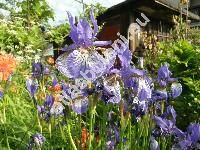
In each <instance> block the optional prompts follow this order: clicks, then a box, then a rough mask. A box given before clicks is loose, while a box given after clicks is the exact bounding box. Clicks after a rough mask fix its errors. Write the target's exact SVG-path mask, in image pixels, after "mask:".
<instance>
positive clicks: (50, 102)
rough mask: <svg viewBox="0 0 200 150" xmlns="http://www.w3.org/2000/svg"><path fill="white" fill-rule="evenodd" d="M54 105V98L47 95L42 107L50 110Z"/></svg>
mask: <svg viewBox="0 0 200 150" xmlns="http://www.w3.org/2000/svg"><path fill="white" fill-rule="evenodd" d="M53 103H54V97H53V96H52V95H47V96H46V100H45V102H44V107H45V108H51V107H52V106H53Z"/></svg>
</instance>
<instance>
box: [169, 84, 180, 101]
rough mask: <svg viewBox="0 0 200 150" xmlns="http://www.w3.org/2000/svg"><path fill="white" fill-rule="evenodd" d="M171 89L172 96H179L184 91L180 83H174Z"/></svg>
mask: <svg viewBox="0 0 200 150" xmlns="http://www.w3.org/2000/svg"><path fill="white" fill-rule="evenodd" d="M171 91H172V98H177V97H178V96H180V95H181V93H182V85H181V84H180V83H172V85H171Z"/></svg>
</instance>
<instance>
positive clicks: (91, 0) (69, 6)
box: [47, 0, 125, 25]
mask: <svg viewBox="0 0 200 150" xmlns="http://www.w3.org/2000/svg"><path fill="white" fill-rule="evenodd" d="M78 1H81V0H78ZM123 1H125V0H83V2H84V3H86V4H95V3H97V2H98V3H100V4H101V5H102V6H104V7H107V8H109V7H111V6H113V5H116V4H118V3H121V2H123ZM47 2H48V3H49V5H50V6H51V8H53V10H54V12H55V20H54V21H50V23H53V24H54V25H58V24H60V23H62V22H65V21H66V20H67V15H66V11H69V12H71V13H72V15H74V16H76V15H78V14H80V13H82V11H83V5H81V4H80V3H78V2H77V1H76V0H47Z"/></svg>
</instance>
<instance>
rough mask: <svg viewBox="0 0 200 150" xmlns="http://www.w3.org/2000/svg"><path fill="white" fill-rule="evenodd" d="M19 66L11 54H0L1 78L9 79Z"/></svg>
mask: <svg viewBox="0 0 200 150" xmlns="http://www.w3.org/2000/svg"><path fill="white" fill-rule="evenodd" d="M16 67H17V61H16V59H15V58H14V57H13V56H12V55H11V54H0V79H1V80H4V81H6V80H8V78H9V76H10V75H11V74H12V73H13V72H14V70H15V69H16Z"/></svg>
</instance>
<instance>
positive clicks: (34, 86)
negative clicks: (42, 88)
mask: <svg viewBox="0 0 200 150" xmlns="http://www.w3.org/2000/svg"><path fill="white" fill-rule="evenodd" d="M26 87H27V89H28V91H29V93H30V95H31V96H32V97H34V95H35V93H36V91H37V89H38V84H37V83H36V82H35V81H34V80H32V79H27V80H26Z"/></svg>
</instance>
